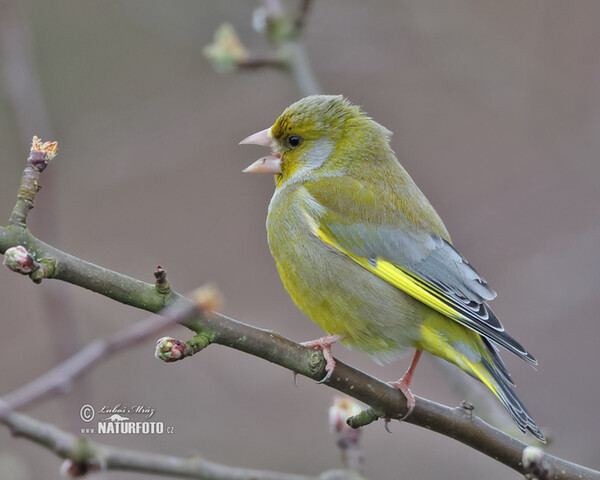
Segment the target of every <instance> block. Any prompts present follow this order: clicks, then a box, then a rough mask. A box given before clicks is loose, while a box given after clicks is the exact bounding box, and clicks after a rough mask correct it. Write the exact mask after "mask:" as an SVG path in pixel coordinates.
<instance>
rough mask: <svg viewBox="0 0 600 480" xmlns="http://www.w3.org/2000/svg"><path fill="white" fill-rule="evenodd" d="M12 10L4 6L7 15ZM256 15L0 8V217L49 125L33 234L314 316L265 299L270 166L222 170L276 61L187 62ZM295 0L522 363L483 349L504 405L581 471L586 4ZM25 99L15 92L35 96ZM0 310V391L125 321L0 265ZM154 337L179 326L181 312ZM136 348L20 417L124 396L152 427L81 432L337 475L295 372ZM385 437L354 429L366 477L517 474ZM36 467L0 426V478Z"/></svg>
mask: <svg viewBox="0 0 600 480" xmlns="http://www.w3.org/2000/svg"><path fill="white" fill-rule="evenodd" d="M15 4H18V9H17V13H18V15H17V16H12V14H11V15H9V13H8V12H11V11H12V12H13V13H14V10H13V9H12V7H11V5H12V6H14V5H15ZM286 5H289V6H290V7H292V8H293V7H295V5H296V3H294V2H290V3H288V4H286ZM256 6H257V2H248V1H239V0H238V1H233V0H228V1H222V0H221V1H216V0H215V1H202V2H199V1H191V0H176V1H175V0H173V1H164V0H161V1H157V0H143V1H142V0H121V1H104V2H95V1H89V0H61V1H58V0H43V1H42V0H24V1H10V2H8V1H6V0H3V1H0V8H1V9H2V10H0V15H2V16H3V18H2V19H1V20H0V26H1V29H2V31H1V34H2V38H3V43H2V50H1V51H0V68H1V69H2V72H1V74H2V75H0V82H2V84H1V85H0V87H2V89H0V144H1V145H2V154H1V155H0V172H1V174H0V206H1V210H0V215H2V217H3V218H4V219H8V216H9V213H10V210H11V208H12V205H13V203H14V199H15V195H16V190H17V187H18V182H19V179H20V175H21V171H22V167H23V164H24V160H25V157H26V154H27V151H28V142H29V141H30V138H31V136H32V135H33V134H38V135H40V136H42V137H43V138H44V139H48V138H47V137H48V136H49V135H51V136H52V138H54V139H56V140H58V141H59V147H60V153H59V156H58V157H57V158H56V159H55V160H54V162H53V163H52V165H51V167H50V168H48V170H47V171H46V173H44V175H43V179H42V184H43V186H44V188H43V190H42V191H41V192H40V194H39V195H38V198H37V203H36V208H35V210H34V211H33V213H32V215H31V216H30V225H31V229H32V231H33V233H34V234H37V235H39V236H40V237H41V238H42V239H43V240H47V241H50V242H51V243H53V244H55V245H56V246H57V247H59V248H61V249H63V250H65V251H67V252H69V253H71V254H74V255H77V256H79V257H81V258H84V259H87V260H90V261H93V262H95V263H98V264H100V265H103V266H105V267H108V268H113V269H115V270H118V271H120V272H123V273H126V274H129V275H132V276H135V277H138V278H142V279H145V280H147V281H152V272H153V270H154V268H155V267H156V265H159V264H160V265H162V266H164V267H165V268H166V269H167V272H168V275H169V278H170V280H171V282H172V284H173V286H174V288H176V289H177V290H179V291H181V292H186V291H190V290H192V289H193V288H195V287H197V286H199V285H200V284H201V283H203V282H206V281H214V282H216V283H217V284H218V285H219V286H220V288H221V289H222V291H223V293H224V295H225V297H226V305H225V307H224V309H223V310H224V313H226V314H228V315H230V316H233V317H234V318H237V319H240V320H242V321H244V322H247V323H250V324H253V325H257V326H260V327H264V328H270V329H274V330H277V331H278V332H280V333H282V334H284V335H286V336H288V337H290V338H292V339H294V340H298V341H300V340H306V339H312V338H316V337H317V336H319V334H320V331H319V329H318V328H317V327H316V326H315V325H313V324H312V323H311V322H310V321H309V320H307V319H306V318H305V317H303V315H302V314H301V313H300V312H299V311H298V310H297V309H296V308H295V307H294V305H293V304H292V302H291V300H290V299H289V298H288V296H287V294H286V293H285V291H284V290H283V288H282V286H281V285H280V281H279V278H278V275H277V273H276V270H275V267H274V264H273V262H272V260H271V258H270V255H269V252H268V248H267V244H266V239H265V231H264V221H265V215H266V208H267V204H268V201H269V198H270V196H271V194H272V190H273V185H272V180H271V179H270V178H267V177H262V176H244V175H242V174H241V170H242V168H243V167H245V166H246V165H247V164H249V163H250V162H252V161H253V160H255V159H256V158H258V156H260V155H262V154H263V153H264V152H263V151H262V150H260V149H258V148H254V147H238V145H237V144H238V142H239V140H240V139H242V138H244V137H245V136H246V135H248V134H250V133H253V132H255V131H257V130H259V129H262V128H265V127H267V126H269V125H271V123H272V122H273V121H274V120H275V118H276V117H277V116H278V115H279V113H280V112H281V111H282V109H283V108H284V107H286V106H287V105H288V104H290V103H292V102H293V101H295V100H297V99H298V98H299V96H300V94H299V92H298V89H297V88H296V86H295V85H294V83H293V81H291V79H290V78H289V77H287V76H285V75H283V74H281V73H278V72H274V71H261V72H255V73H238V74H230V75H220V74H217V73H215V72H214V71H213V70H212V68H211V66H210V65H209V64H208V62H207V61H206V60H205V59H204V58H203V56H202V47H203V46H204V45H206V44H208V43H210V42H211V41H212V36H213V32H214V31H215V29H216V28H217V27H218V26H219V25H220V24H221V23H223V22H226V21H228V22H232V23H233V24H234V25H235V27H236V29H237V30H238V32H239V34H240V36H241V37H242V39H243V40H244V42H245V43H246V46H247V47H248V48H249V49H251V50H252V51H253V52H257V53H261V52H262V53H268V52H269V48H268V45H267V44H266V42H265V41H264V39H263V38H262V37H261V36H260V35H259V34H258V33H256V32H254V31H253V30H252V27H251V18H252V11H253V9H254V8H255V7H256ZM313 7H314V8H313V9H312V12H311V15H310V17H309V21H308V25H307V28H306V32H305V33H306V48H307V51H308V54H309V57H310V59H311V61H312V65H313V67H314V70H315V74H316V75H317V77H318V79H319V81H320V83H321V85H322V87H323V89H324V90H325V92H327V93H332V94H333V93H343V94H344V95H346V96H347V97H349V98H350V99H351V100H352V101H354V102H355V103H358V104H361V105H363V107H364V109H365V110H366V111H367V112H368V113H369V114H370V115H371V116H372V117H374V118H375V119H377V121H379V122H380V123H382V124H383V125H385V126H387V127H388V128H389V129H391V130H392V131H394V132H395V133H394V136H393V139H392V141H393V142H392V143H393V148H394V149H395V151H396V153H397V154H398V156H399V158H400V159H401V161H402V163H403V164H404V166H405V167H406V168H407V170H408V171H409V172H410V173H411V175H412V176H413V178H414V179H415V180H416V182H417V183H418V184H419V185H420V186H421V188H422V189H423V191H424V192H425V194H426V195H427V196H428V197H429V198H430V200H431V201H432V203H433V204H434V206H435V207H436V208H437V209H438V212H439V213H440V214H441V216H442V218H444V220H445V222H446V225H447V226H448V228H449V230H450V232H451V233H452V235H453V240H454V242H455V244H456V245H457V247H458V249H459V250H460V251H461V252H462V253H463V254H464V255H465V256H466V257H467V258H468V259H469V260H470V261H471V262H472V263H473V264H474V265H475V266H476V267H477V269H478V270H479V271H480V272H481V273H482V274H483V275H484V276H485V277H486V279H487V280H488V281H489V282H490V283H491V285H492V286H493V287H494V288H495V289H496V290H497V291H498V293H499V295H498V299H497V300H495V301H494V302H493V307H494V310H495V311H496V313H497V314H498V316H499V317H500V318H501V319H502V320H503V322H504V323H505V325H506V327H507V329H508V330H509V332H511V333H512V334H513V335H514V336H515V337H516V338H517V339H519V340H520V341H521V342H522V343H523V344H524V345H526V346H527V347H528V348H529V349H530V350H531V352H532V353H533V354H534V355H535V356H536V357H537V358H538V360H539V361H540V367H539V370H538V371H537V372H534V371H533V370H532V369H530V368H527V367H526V365H525V364H523V363H522V362H519V361H518V360H516V359H514V358H512V357H511V356H509V355H508V354H505V355H504V358H505V359H506V361H507V363H508V366H509V368H510V369H511V371H512V372H513V376H514V378H515V380H516V381H517V384H518V388H517V393H518V395H519V396H520V397H521V399H522V400H523V401H524V403H525V404H526V405H527V406H528V407H529V409H530V411H531V412H532V414H533V416H534V417H535V419H536V420H537V422H538V423H539V424H540V426H541V427H542V429H544V431H545V432H546V433H547V434H548V435H550V436H551V437H552V438H553V443H552V445H551V446H550V447H549V449H548V450H549V452H551V453H553V454H556V455H559V456H562V457H564V458H567V459H569V460H572V461H575V462H578V463H582V464H584V465H587V466H589V467H592V468H596V469H599V468H600V460H599V459H600V456H599V454H600V446H599V444H600V442H599V441H598V431H599V429H600V415H598V409H597V406H596V403H597V396H598V394H599V387H598V384H599V381H600V368H599V367H598V364H599V359H600V354H599V353H598V339H599V338H600V322H599V321H598V307H599V306H600V299H599V294H598V285H599V283H600V255H599V253H598V245H599V242H600V208H599V200H600V187H599V186H598V180H599V179H600V159H599V153H600V135H599V131H600V57H599V55H598V51H599V50H600V29H598V18H600V3H599V2H597V1H594V0H589V1H572V2H564V1H560V0H552V1H551V0H539V1H534V0H532V1H528V2H523V1H521V0H509V1H502V2H500V1H491V0H485V1H481V0H453V1H448V0H430V1H426V2H423V1H416V0H413V1H400V2H398V1H391V0H390V1H383V0H382V1H371V2H359V1H347V0H346V1H341V0H337V1H334V0H328V1H323V0H321V1H315V2H314V6H313ZM21 27H26V29H28V35H27V31H25V32H23V31H21V30H20V28H21ZM23 35H24V36H23ZM15 38H16V39H17V42H16V45H17V46H16V47H15V44H14V43H11V41H14V39H15ZM27 38H29V40H30V41H31V49H30V50H29V49H28V47H27ZM11 39H12V40H11ZM7 45H12V47H10V49H13V48H16V51H17V52H18V51H19V48H20V47H23V49H24V51H25V52H27V51H29V53H30V54H31V55H32V59H33V61H34V64H35V69H36V70H37V75H38V80H39V86H40V91H39V92H40V94H41V96H40V98H41V100H42V101H43V104H44V105H45V108H46V109H47V118H48V120H47V122H45V121H43V119H41V118H40V117H39V115H35V114H34V115H33V119H31V118H32V117H31V115H30V114H28V113H27V111H25V112H24V111H23V108H25V110H26V108H28V107H18V108H17V109H15V105H16V104H18V103H19V102H16V103H15V93H14V92H15V88H14V87H15V85H16V86H17V87H19V88H23V89H25V91H27V89H28V88H30V86H29V85H28V83H27V78H28V76H27V74H26V72H24V71H23V70H22V69H21V67H20V66H19V63H18V59H19V58H20V57H19V54H17V55H16V57H15V58H16V59H17V63H16V64H15V63H11V62H13V61H14V60H15V58H13V54H12V53H11V52H9V51H8V50H9V47H7ZM11 51H12V52H14V51H15V50H11ZM7 65H9V66H11V65H12V67H9V71H8V72H7V71H6V69H7ZM15 65H16V66H15ZM11 82H12V83H11ZM11 85H12V87H11ZM34 87H35V86H34ZM19 88H17V91H19ZM34 90H35V88H34ZM11 92H12V93H11ZM31 95H32V94H26V95H25V97H24V98H26V99H28V100H27V101H28V102H33V103H35V98H33V97H32V96H31ZM21 105H22V104H21ZM19 109H20V110H19ZM23 130H27V131H23ZM5 221H6V220H4V222H5ZM0 305H2V333H1V338H2V349H1V350H0V362H1V364H2V368H1V372H2V373H1V377H0V379H1V382H0V384H1V385H2V388H1V392H0V394H6V393H8V392H10V391H11V390H13V389H15V388H17V387H19V386H20V385H22V384H23V383H25V382H27V381H29V380H31V379H33V378H35V377H36V376H38V375H40V374H42V373H43V372H45V371H46V370H47V369H48V368H49V367H51V366H53V365H55V364H57V363H58V362H59V361H60V360H62V359H64V358H65V357H66V356H67V355H68V354H70V353H73V351H75V350H77V349H78V348H80V347H81V346H82V345H84V344H86V343H88V342H90V341H91V340H93V339H94V338H96V337H97V336H98V335H103V334H108V333H110V332H113V331H115V330H116V329H118V328H120V327H122V326H124V325H128V324H130V323H131V322H134V321H135V320H138V319H140V318H142V317H144V316H145V314H144V312H141V311H138V310H135V309H132V308H129V307H123V306H121V305H118V304H116V303H114V302H112V301H110V300H108V299H105V298H103V297H101V296H99V295H97V294H93V293H90V292H87V291H84V290H82V289H79V288H76V287H74V286H71V285H67V284H61V283H59V282H53V281H44V283H43V284H42V285H41V286H34V285H33V284H32V283H31V282H30V281H29V280H28V279H27V278H24V277H20V276H18V275H15V274H12V273H10V272H9V271H8V270H7V269H5V268H2V269H1V270H0ZM171 333H172V334H173V335H174V336H176V337H180V338H183V339H185V338H187V337H186V336H187V331H186V330H185V329H183V328H173V329H172V332H171ZM153 350H154V345H153V342H151V341H149V342H147V343H146V344H145V345H143V346H141V347H138V348H135V349H132V350H131V351H129V352H127V353H124V354H120V355H118V356H117V357H115V358H113V359H111V360H109V361H108V362H106V363H104V364H102V365H101V366H100V367H99V368H97V369H96V370H94V371H93V373H91V374H90V375H89V376H87V378H86V379H85V380H83V381H79V382H77V383H76V384H74V385H73V387H72V390H71V393H70V395H69V396H67V397H61V398H59V399H54V400H51V401H48V402H46V403H44V404H43V405H40V406H37V407H35V408H30V409H27V410H26V411H27V412H28V413H30V414H32V415H33V416H35V417H36V418H39V419H42V420H46V421H50V422H53V423H55V424H56V425H58V426H60V427H62V428H65V429H70V430H71V431H73V432H77V431H78V430H79V429H80V428H81V427H83V426H85V425H84V424H83V422H81V421H80V420H79V408H80V407H81V406H82V405H83V404H84V403H90V404H92V405H94V406H98V405H114V404H118V403H122V404H129V405H133V404H143V405H146V406H150V407H152V408H155V409H156V414H155V416H156V418H157V419H158V420H161V421H164V422H165V424H167V425H173V426H174V428H175V433H174V434H173V435H170V436H167V435H164V436H159V437H152V436H142V435H136V436H116V435H115V436H110V437H104V438H99V437H93V436H92V437H90V438H93V439H96V440H99V441H103V442H108V443H112V444H116V445H122V446H126V447H130V448H136V449H142V450H148V451H153V452H162V453H166V454H173V455H180V456H187V455H194V454H199V455H201V456H203V457H204V458H206V459H208V460H212V461H216V462H223V463H226V464H229V465H233V466H239V467H248V468H264V469H272V470H281V471H287V472H292V473H302V474H312V475H317V474H319V473H320V472H321V471H323V470H326V469H330V468H339V467H341V462H340V458H339V452H338V450H337V447H336V446H335V445H334V441H333V438H332V437H331V436H330V434H329V433H328V426H327V408H328V407H329V405H330V402H331V399H332V398H333V396H334V391H333V390H331V389H328V388H326V387H323V386H317V385H315V384H314V382H312V381H309V380H307V379H303V378H301V379H299V388H294V387H293V386H292V381H291V373H290V372H288V371H285V370H283V369H281V368H279V367H276V366H273V365H270V364H267V363H265V362H264V361H262V360H259V359H256V358H253V357H249V356H247V355H244V354H242V353H239V352H236V351H233V350H229V349H226V348H224V347H219V346H213V347H210V348H208V349H207V350H206V351H204V352H202V353H201V354H199V355H197V356H195V357H194V358H192V359H189V360H186V361H184V362H181V363H176V364H171V365H167V364H163V363H161V362H158V361H156V360H155V359H154V358H153ZM334 353H335V354H336V355H337V356H338V357H339V358H340V359H342V360H344V361H347V362H349V363H351V364H353V365H355V366H357V367H359V368H361V369H364V370H365V371H367V372H369V373H371V374H373V375H375V376H378V377H379V378H382V379H387V380H393V379H396V378H398V377H399V375H400V374H402V373H403V371H404V369H405V368H406V364H407V363H408V361H409V360H408V359H405V360H404V361H403V362H397V363H395V364H393V365H389V366H386V367H380V366H378V365H376V364H374V363H373V362H372V361H371V360H370V359H368V358H367V357H366V356H364V355H362V354H360V353H357V352H351V351H348V350H346V349H344V348H343V347H341V346H340V347H337V348H336V349H334ZM413 392H415V393H416V394H417V395H421V396H425V397H428V398H430V399H432V400H436V401H439V402H443V403H446V404H449V405H456V404H458V403H459V402H460V400H462V397H460V396H457V395H455V394H454V393H453V390H452V386H451V384H450V382H449V381H447V379H446V373H445V372H444V371H443V370H441V369H440V368H439V367H438V365H437V364H436V363H435V362H434V361H432V359H431V357H427V358H426V359H425V360H424V361H423V362H422V364H421V365H420V366H419V369H418V370H417V375H416V377H415V382H414V388H413ZM392 429H393V434H392V435H389V434H387V433H386V432H385V431H384V429H383V425H382V424H381V422H379V423H378V424H374V425H371V426H369V427H368V428H366V429H365V431H364V438H363V441H364V452H365V456H366V465H365V473H366V475H367V476H368V477H369V478H377V479H385V478H423V479H425V478H445V479H462V478H489V479H504V478H518V477H519V476H518V475H517V474H516V473H515V472H513V471H511V470H510V469H508V468H506V467H504V466H502V465H499V464H497V463H496V462H494V461H493V460H490V459H488V458H486V457H484V456H483V455H480V454H478V453H476V452H474V451H472V450H470V449H468V448H467V447H464V446H462V445H460V444H458V443H456V442H454V441H452V440H450V439H447V438H444V437H441V436H439V435H436V434H433V433H431V432H428V431H426V430H423V429H420V428H416V427H413V426H410V425H400V424H393V425H392ZM457 460H460V461H457ZM59 465H60V461H59V460H58V459H57V458H55V457H54V456H53V455H52V454H51V453H49V452H47V451H46V450H44V449H41V448H39V447H37V446H35V445H33V444H31V443H30V442H28V441H25V440H20V439H13V438H11V437H10V434H9V432H8V431H7V429H6V428H0V471H2V472H3V475H2V476H3V478H6V479H11V480H12V479H15V480H22V479H30V478H31V479H36V478H47V479H52V478H59V473H58V467H59ZM7 473H8V475H7ZM95 478H107V479H108V478H111V479H129V478H131V479H133V478H145V477H144V476H141V475H137V474H125V473H119V472H111V473H102V474H97V475H96V476H95ZM148 478H151V477H148ZM152 478H154V477H152Z"/></svg>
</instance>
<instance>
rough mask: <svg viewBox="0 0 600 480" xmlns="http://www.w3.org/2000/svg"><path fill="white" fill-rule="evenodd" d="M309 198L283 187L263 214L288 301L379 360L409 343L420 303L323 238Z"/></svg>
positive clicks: (303, 191)
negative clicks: (265, 214)
mask: <svg viewBox="0 0 600 480" xmlns="http://www.w3.org/2000/svg"><path fill="white" fill-rule="evenodd" d="M292 187H294V188H292ZM309 197H310V194H309V193H308V192H307V191H306V189H303V187H301V186H298V187H296V186H290V187H287V188H286V189H284V190H281V191H278V192H276V194H275V195H274V196H273V199H272V200H271V203H270V205H269V212H268V215H267V235H268V241H269V248H270V250H271V254H272V256H273V258H274V260H275V264H276V266H277V270H278V271H279V275H280V276H281V280H282V282H283V285H284V287H285V288H286V290H287V291H288V293H289V294H290V296H291V297H292V300H294V302H295V303H296V305H297V306H298V308H300V310H302V311H303V312H304V313H305V314H306V315H308V316H309V317H310V318H311V319H312V320H313V321H314V322H316V323H317V324H318V325H319V326H320V327H321V328H322V329H323V330H325V332H327V333H328V334H335V335H345V336H346V340H345V342H344V343H346V344H348V345H349V346H352V347H355V348H358V349H360V350H363V351H365V352H367V353H369V354H371V355H372V356H374V357H377V358H379V359H385V358H390V357H391V356H393V355H394V354H396V353H398V352H400V351H402V350H404V349H405V348H408V347H410V346H412V344H413V343H414V341H415V340H416V339H417V338H418V335H419V333H418V325H419V322H418V320H419V319H420V318H421V316H422V311H421V310H422V304H420V303H419V302H417V301H415V300H414V299H412V297H409V296H408V295H406V294H405V293H404V292H402V291H400V290H398V289H397V288H395V287H393V286H392V285H390V284H389V283H387V282H385V281H384V280H382V279H380V278H379V277H377V276H375V275H373V274H372V273H370V272H369V271H367V270H365V269H364V268H363V267H361V266H360V265H359V264H357V263H356V262H355V261H354V260H352V259H351V258H349V257H348V256H346V255H345V254H344V253H342V252H340V251H339V250H337V249H335V248H334V247H332V246H330V245H328V244H326V243H325V242H323V241H322V240H321V239H320V238H319V237H318V236H317V235H316V233H315V230H316V229H315V225H314V224H311V222H316V221H317V220H315V215H314V214H315V213H318V212H316V211H315V210H318V208H319V207H318V206H317V205H315V204H314V199H312V200H311V198H309ZM317 218H318V217H317Z"/></svg>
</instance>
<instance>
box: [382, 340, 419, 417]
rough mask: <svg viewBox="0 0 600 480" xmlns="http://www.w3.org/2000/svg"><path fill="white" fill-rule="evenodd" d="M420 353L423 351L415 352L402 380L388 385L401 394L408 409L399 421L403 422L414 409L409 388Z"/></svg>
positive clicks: (413, 400) (413, 398)
mask: <svg viewBox="0 0 600 480" xmlns="http://www.w3.org/2000/svg"><path fill="white" fill-rule="evenodd" d="M421 353H423V350H417V351H416V352H415V356H414V357H413V359H412V362H410V367H408V370H407V371H406V373H405V374H404V375H402V378H401V379H400V380H398V381H397V382H389V385H391V386H392V387H394V388H397V389H398V390H400V391H401V392H402V394H403V395H404V396H405V397H406V407H407V408H408V411H407V412H406V415H404V417H402V418H401V420H404V419H405V418H406V417H408V416H409V415H410V414H411V413H412V411H413V409H414V408H415V397H414V396H413V394H412V393H411V391H410V388H409V387H410V383H411V382H412V378H413V374H414V373H415V368H416V367H417V363H419V358H421Z"/></svg>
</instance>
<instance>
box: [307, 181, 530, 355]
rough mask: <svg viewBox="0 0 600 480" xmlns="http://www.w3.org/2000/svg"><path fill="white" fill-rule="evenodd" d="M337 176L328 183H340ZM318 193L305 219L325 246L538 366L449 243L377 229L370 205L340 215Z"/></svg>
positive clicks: (488, 290) (480, 280) (431, 235)
mask: <svg viewBox="0 0 600 480" xmlns="http://www.w3.org/2000/svg"><path fill="white" fill-rule="evenodd" d="M340 178H343V177H338V178H336V179H330V181H331V180H332V181H333V182H338V181H342V182H343V180H339V179H340ZM330 187H331V185H330ZM338 187H339V186H338ZM320 190H321V189H320V188H319V186H318V185H313V188H310V186H308V191H309V193H310V194H311V198H312V199H314V201H315V202H317V204H318V208H314V207H313V208H309V209H307V215H308V216H310V222H309V223H310V224H311V228H312V229H313V232H314V233H315V234H316V235H317V236H318V237H319V238H320V239H321V240H322V241H323V242H325V243H327V244H329V245H330V246H331V247H332V248H335V249H336V250H338V251H340V252H343V253H344V254H345V255H347V256H348V257H350V258H351V259H352V260H354V261H355V262H356V263H358V264H359V265H361V266H362V267H363V268H365V269H367V270H368V271H370V272H371V273H373V274H375V275H377V276H378V277H380V278H382V279H383V280H385V281H387V282H389V283H390V284H392V285H394V286H396V287H397V288H399V289H401V290H402V291H404V292H406V293H407V294H409V295H410V296H412V297H414V298H416V299H417V300H419V301H421V302H422V303H424V304H426V305H428V306H429V307H431V308H433V309H435V310H437V311H438V312H440V313H442V314H444V315H445V316H446V317H448V318H450V319H452V320H454V321H456V322H458V323H460V324H462V325H464V326H465V327H467V328H470V329H471V330H474V331H475V332H477V333H479V334H480V335H482V336H483V337H484V338H486V339H488V340H491V341H492V342H495V343H497V344H499V345H502V346H503V347H505V348H506V349H508V350H509V351H511V352H513V353H515V354H516V355H518V356H519V357H521V358H523V359H524V360H527V361H528V362H530V363H533V364H537V362H536V360H535V358H534V357H533V356H532V355H531V354H530V353H528V352H527V350H525V348H523V346H521V344H519V343H518V342H517V341H516V340H514V339H513V338H512V337H511V336H510V335H508V334H507V333H506V332H505V331H504V327H503V326H502V324H501V323H500V321H499V320H498V318H497V317H496V316H495V315H494V314H493V313H492V311H491V310H490V308H489V307H488V306H487V305H486V303H485V302H486V301H487V300H491V299H493V298H494V297H495V296H496V292H494V291H493V290H492V289H491V288H490V287H489V286H488V284H487V283H486V281H485V280H484V279H483V278H482V277H481V276H480V275H479V274H478V273H477V272H476V271H475V269H474V268H473V267H471V265H470V264H469V263H468V262H467V261H466V260H465V259H464V257H462V256H461V255H460V253H458V252H457V251H456V250H455V249H454V247H453V246H452V245H451V244H450V243H449V242H448V241H446V240H445V239H443V238H441V237H440V236H439V235H438V234H436V233H427V232H415V229H412V230H413V231H411V232H407V231H404V230H403V229H402V228H401V227H400V226H399V225H401V223H396V224H394V225H391V224H389V223H388V224H383V225H380V224H379V222H375V220H374V218H378V215H377V214H376V213H374V212H373V211H372V210H373V208H374V206H373V205H369V204H366V205H365V204H358V205H357V204H356V203H355V204H353V205H352V207H351V208H349V209H347V210H346V211H344V210H343V209H342V208H340V205H339V203H336V202H335V201H332V202H330V201H328V200H329V199H331V196H330V195H329V194H325V195H320V194H319V193H320V192H319V191H320ZM328 190H329V189H328ZM330 207H331V208H330ZM388 213H389V212H388ZM397 213H398V215H403V213H402V212H397ZM388 218H389V215H388Z"/></svg>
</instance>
